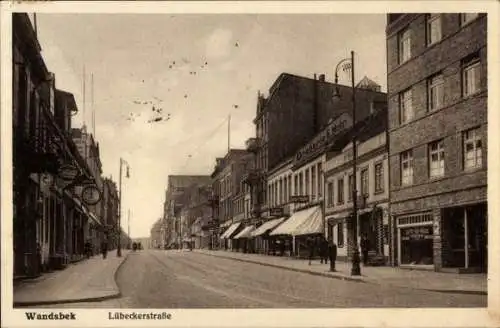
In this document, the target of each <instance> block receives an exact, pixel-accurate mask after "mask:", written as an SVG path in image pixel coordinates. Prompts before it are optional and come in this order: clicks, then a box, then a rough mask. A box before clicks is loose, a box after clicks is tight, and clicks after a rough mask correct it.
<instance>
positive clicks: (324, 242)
mask: <svg viewBox="0 0 500 328" xmlns="http://www.w3.org/2000/svg"><path fill="white" fill-rule="evenodd" d="M320 243H321V244H320V249H321V254H320V256H321V263H323V261H324V262H325V264H328V241H327V240H326V238H325V237H324V236H321V239H320Z"/></svg>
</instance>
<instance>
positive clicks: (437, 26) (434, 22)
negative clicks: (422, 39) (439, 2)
mask: <svg viewBox="0 0 500 328" xmlns="http://www.w3.org/2000/svg"><path fill="white" fill-rule="evenodd" d="M441 37H442V35H441V15H439V14H430V15H427V45H429V46H430V45H432V44H434V43H436V42H439V41H440V40H441Z"/></svg>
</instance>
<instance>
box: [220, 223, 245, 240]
mask: <svg viewBox="0 0 500 328" xmlns="http://www.w3.org/2000/svg"><path fill="white" fill-rule="evenodd" d="M240 225H241V222H237V223H233V224H232V225H231V226H230V227H229V228H228V229H227V230H226V231H225V232H224V233H223V234H222V235H221V236H220V239H229V237H231V235H232V234H233V233H234V232H235V231H236V230H237V229H238V228H239V226H240Z"/></svg>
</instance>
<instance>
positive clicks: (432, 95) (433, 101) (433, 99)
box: [427, 74, 444, 111]
mask: <svg viewBox="0 0 500 328" xmlns="http://www.w3.org/2000/svg"><path fill="white" fill-rule="evenodd" d="M427 96H428V109H429V111H433V110H436V109H439V108H441V107H443V105H444V78H443V75H442V74H437V75H434V76H433V77H431V78H430V79H429V80H428V81H427Z"/></svg>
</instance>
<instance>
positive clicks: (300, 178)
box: [299, 172, 304, 195]
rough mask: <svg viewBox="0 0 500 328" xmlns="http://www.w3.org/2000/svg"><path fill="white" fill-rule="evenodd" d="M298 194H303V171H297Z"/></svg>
mask: <svg viewBox="0 0 500 328" xmlns="http://www.w3.org/2000/svg"><path fill="white" fill-rule="evenodd" d="M299 195H304V172H300V173H299Z"/></svg>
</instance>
